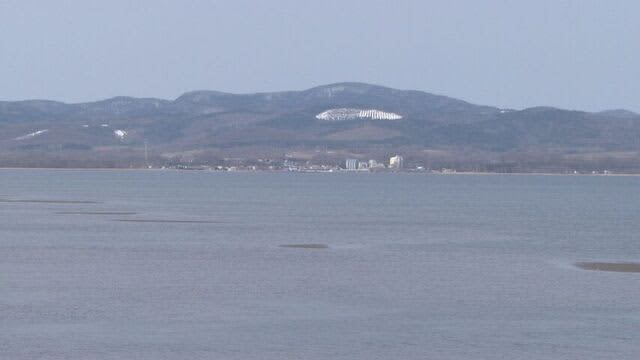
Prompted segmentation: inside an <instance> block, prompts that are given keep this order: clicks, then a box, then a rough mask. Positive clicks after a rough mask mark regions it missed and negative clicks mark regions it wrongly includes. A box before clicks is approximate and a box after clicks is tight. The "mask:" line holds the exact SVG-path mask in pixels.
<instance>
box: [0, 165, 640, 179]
mask: <svg viewBox="0 0 640 360" xmlns="http://www.w3.org/2000/svg"><path fill="white" fill-rule="evenodd" d="M3 170H25V171H26V170H56V171H83V170H88V171H155V172H161V171H170V172H187V173H302V174H317V173H327V174H420V175H441V176H451V175H463V176H464V175H467V176H468V175H486V176H495V175H512V176H528V175H531V176H590V177H591V176H593V177H639V176H640V174H638V173H612V174H588V173H578V174H568V173H550V172H517V173H516V172H514V173H502V172H481V171H456V172H438V171H348V170H340V171H288V170H233V171H224V170H200V169H197V170H196V169H173V168H165V169H160V168H152V169H147V168H99V167H96V168H92V167H65V168H60V167H0V171H3Z"/></svg>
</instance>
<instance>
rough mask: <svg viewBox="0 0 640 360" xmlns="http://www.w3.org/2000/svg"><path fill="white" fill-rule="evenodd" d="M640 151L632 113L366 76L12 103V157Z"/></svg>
mask: <svg viewBox="0 0 640 360" xmlns="http://www.w3.org/2000/svg"><path fill="white" fill-rule="evenodd" d="M145 148H146V154H147V155H146V159H145ZM639 152H640V115H638V114H636V113H633V112H630V111H626V110H609V111H602V112H595V113H594V112H585V111H575V110H564V109H557V108H552V107H534V108H528V109H522V110H515V109H501V108H497V107H492V106H483V105H476V104H471V103H468V102H466V101H462V100H458V99H454V98H450V97H446V96H440V95H434V94H429V93H426V92H422V91H414V90H397V89H392V88H388V87H382V86H376V85H370V84H363V83H338V84H331V85H325V86H319V87H315V88H312V89H308V90H303V91H285V92H270V93H256V94H230V93H223V92H217V91H193V92H189V93H185V94H184V95H182V96H180V97H178V98H177V99H175V100H163V99H153V98H131V97H115V98H111V99H107V100H103V101H97V102H89V103H80V104H66V103H61V102H55V101H47V100H27V101H13V102H0V166H20V167H32V166H33V167H35V166H45V167H142V166H146V165H147V164H148V163H151V164H153V165H156V166H160V165H166V164H168V165H171V164H209V165H215V164H222V163H224V164H234V163H237V164H261V163H278V162H281V161H284V160H290V161H298V162H309V163H329V164H332V163H339V162H340V161H343V160H344V158H346V157H354V158H358V159H370V158H371V159H378V160H384V159H387V158H388V157H389V156H390V155H393V154H402V155H404V157H405V162H406V163H407V164H409V165H412V166H413V165H422V166H425V167H428V168H444V167H446V168H456V169H460V170H477V171H505V172H514V171H518V172H542V171H549V172H567V171H580V172H590V171H604V170H614V171H620V172H640V155H639Z"/></svg>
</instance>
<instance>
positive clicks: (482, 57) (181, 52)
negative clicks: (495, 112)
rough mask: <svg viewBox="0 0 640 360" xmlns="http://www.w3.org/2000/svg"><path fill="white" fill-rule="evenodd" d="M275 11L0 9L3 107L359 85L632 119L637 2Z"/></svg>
mask: <svg viewBox="0 0 640 360" xmlns="http://www.w3.org/2000/svg"><path fill="white" fill-rule="evenodd" d="M275 3H276V4H277V6H274V2H269V3H266V2H257V1H247V0H243V1H233V2H231V1H219V2H209V1H184V2H176V1H153V2H151V1H140V2H135V3H134V2H130V1H124V0H117V1H111V2H109V3H105V2H98V1H89V2H79V1H63V2H59V3H55V4H54V3H42V2H38V1H21V2H9V1H6V2H0V77H2V79H3V81H2V82H1V83H0V100H24V99H51V100H58V101H64V102H70V103H76V102H84V101H95V100H101V99H105V98H109V97H113V96H120V95H124V96H135V97H158V98H164V99H174V98H176V97H177V96H179V95H180V94H182V93H184V92H187V91H192V90H201V89H202V90H204V89H206V90H218V91H225V92H233V93H253V92H266V91H282V90H301V89H307V88H311V87H314V86H318V85H324V84H329V83H335V82H345V81H356V82H365V83H372V84H378V85H382V86H388V87H393V88H398V89H412V90H421V91H426V92H430V93H435V94H441V95H446V96H450V97H454V98H460V99H464V100H466V101H469V102H472V103H476V104H482V105H491V106H497V107H502V108H516V109H521V108H527V107H533V106H554V107H560V108H566V109H579V110H587V111H600V110H606V109H617V108H624V109H629V110H632V111H635V112H640V103H639V102H638V99H639V98H640V83H638V82H637V81H632V80H633V79H638V78H640V63H638V61H637V59H638V58H639V56H640V47H638V46H633V44H635V43H636V42H637V35H638V34H640V22H638V21H637V19H636V16H635V14H638V13H640V3H637V2H633V1H617V2H615V3H607V2H598V1H563V2H558V1H536V2H532V1H530V2H527V3H523V2H517V3H514V2H508V1H499V0H491V1H485V2H482V3H478V2H472V1H456V2H453V3H449V2H448V3H444V2H433V1H403V2H401V3H399V4H395V3H391V2H388V1H357V0H346V1H324V2H321V3H301V2H297V1H292V0H282V1H277V2H275ZM398 39H401V41H398Z"/></svg>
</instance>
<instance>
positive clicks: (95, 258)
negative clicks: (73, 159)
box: [0, 170, 640, 360]
mask: <svg viewBox="0 0 640 360" xmlns="http://www.w3.org/2000/svg"><path fill="white" fill-rule="evenodd" d="M639 194H640V178H638V177H578V176H498V175H491V176H467V175H465V176H461V175H455V176H453V175H445V176H438V175H419V174H288V173H286V174H285V173H211V172H173V171H68V170H67V171H53V170H0V199H4V200H5V201H2V202H0V359H12V360H13V359H17V360H20V359H618V360H619V359H638V358H640V274H637V273H613V272H602V271H587V270H581V269H578V268H576V267H574V266H573V264H574V263H575V262H576V261H589V260H596V261H638V260H640V235H639V234H640V221H638V214H639V213H640V195H639ZM6 200H12V201H10V202H7V201H6ZM26 200H29V201H30V202H27V201H26ZM33 200H37V201H35V202H34V201H33ZM59 200H64V201H78V202H77V203H74V202H66V203H62V202H56V201H59ZM85 213H86V214H85ZM121 220H127V221H121ZM138 220H141V222H138ZM296 244H318V245H326V246H327V248H322V247H319V248H300V247H282V245H296Z"/></svg>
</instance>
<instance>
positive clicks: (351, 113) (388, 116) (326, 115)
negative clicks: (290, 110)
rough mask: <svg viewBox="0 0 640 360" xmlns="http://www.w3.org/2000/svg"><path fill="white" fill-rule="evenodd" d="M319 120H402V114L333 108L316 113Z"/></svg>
mask: <svg viewBox="0 0 640 360" xmlns="http://www.w3.org/2000/svg"><path fill="white" fill-rule="evenodd" d="M316 118H317V119H319V120H327V121H343V120H354V119H372V120H400V119H402V116H401V115H398V114H395V113H392V112H385V111H381V110H376V109H348V108H342V109H331V110H327V111H325V112H322V113H320V114H318V115H316Z"/></svg>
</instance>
